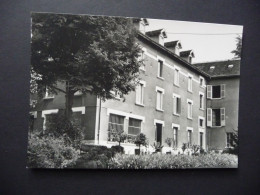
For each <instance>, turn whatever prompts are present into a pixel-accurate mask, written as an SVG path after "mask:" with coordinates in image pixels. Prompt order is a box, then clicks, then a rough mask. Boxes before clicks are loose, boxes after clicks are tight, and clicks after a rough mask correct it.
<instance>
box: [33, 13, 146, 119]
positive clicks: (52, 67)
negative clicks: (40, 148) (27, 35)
mask: <svg viewBox="0 0 260 195" xmlns="http://www.w3.org/2000/svg"><path fill="white" fill-rule="evenodd" d="M136 36H137V31H136V29H135V28H134V26H133V23H132V19H127V18H120V17H106V16H98V17H97V16H86V15H65V14H44V13H40V14H39V13H33V14H32V40H31V41H32V43H31V50H32V51H31V52H32V55H31V63H32V69H33V71H34V72H36V73H37V74H38V75H41V79H40V80H36V82H37V85H38V87H39V90H38V93H41V94H44V91H45V89H46V87H48V89H49V90H50V92H54V93H57V92H62V93H64V94H65V99H66V101H65V102H66V103H65V108H66V109H65V115H66V116H67V118H69V119H70V118H71V114H72V104H73V96H74V93H75V92H77V91H81V92H83V93H86V92H89V89H90V93H92V94H94V95H97V96H98V97H100V98H101V99H102V100H105V99H111V98H114V95H113V94H112V93H111V90H115V91H118V92H120V93H122V94H123V95H125V94H128V93H129V92H130V91H131V90H134V88H135V85H136V84H137V82H138V73H139V66H140V64H141V63H140V62H139V61H138V56H139V53H140V47H139V46H138V45H137V44H136V42H135V40H136Z"/></svg>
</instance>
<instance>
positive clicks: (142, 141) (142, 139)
mask: <svg viewBox="0 0 260 195" xmlns="http://www.w3.org/2000/svg"><path fill="white" fill-rule="evenodd" d="M134 143H135V145H136V146H138V147H139V150H140V148H141V146H142V145H143V146H146V145H147V138H146V136H145V134H143V133H140V134H139V135H137V136H136V138H135V141H134Z"/></svg>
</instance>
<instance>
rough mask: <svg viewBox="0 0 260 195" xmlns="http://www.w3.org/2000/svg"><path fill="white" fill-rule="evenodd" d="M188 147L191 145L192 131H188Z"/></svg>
mask: <svg viewBox="0 0 260 195" xmlns="http://www.w3.org/2000/svg"><path fill="white" fill-rule="evenodd" d="M188 145H189V146H191V145H192V130H191V129H188Z"/></svg>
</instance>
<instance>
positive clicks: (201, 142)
mask: <svg viewBox="0 0 260 195" xmlns="http://www.w3.org/2000/svg"><path fill="white" fill-rule="evenodd" d="M199 143H200V147H201V148H203V132H200V141H199Z"/></svg>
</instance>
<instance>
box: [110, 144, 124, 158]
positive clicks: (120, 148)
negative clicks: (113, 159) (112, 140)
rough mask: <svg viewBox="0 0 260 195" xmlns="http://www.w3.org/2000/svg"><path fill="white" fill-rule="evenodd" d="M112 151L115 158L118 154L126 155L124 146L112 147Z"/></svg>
mask: <svg viewBox="0 0 260 195" xmlns="http://www.w3.org/2000/svg"><path fill="white" fill-rule="evenodd" d="M111 151H112V153H113V156H114V155H115V154H116V153H121V154H124V153H125V150H124V147H122V146H112V147H111Z"/></svg>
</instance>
